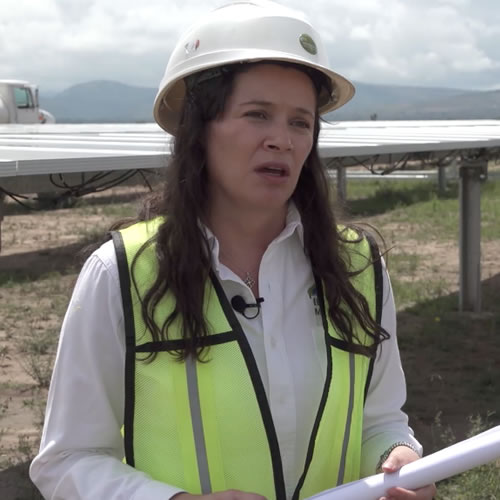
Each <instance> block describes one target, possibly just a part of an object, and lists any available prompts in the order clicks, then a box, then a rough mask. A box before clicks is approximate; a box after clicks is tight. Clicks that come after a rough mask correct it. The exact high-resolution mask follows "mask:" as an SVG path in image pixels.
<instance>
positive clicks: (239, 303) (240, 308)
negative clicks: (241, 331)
mask: <svg viewBox="0 0 500 500" xmlns="http://www.w3.org/2000/svg"><path fill="white" fill-rule="evenodd" d="M262 302H264V298H263V297H257V298H256V299H255V303H254V304H247V303H246V302H245V299H244V298H243V297H242V296H241V295H235V296H234V297H233V298H232V299H231V306H232V307H233V309H234V310H235V311H236V312H239V313H240V314H242V315H243V316H245V318H247V319H254V318H256V317H257V316H258V315H259V312H260V305H261V304H262ZM247 309H249V311H247Z"/></svg>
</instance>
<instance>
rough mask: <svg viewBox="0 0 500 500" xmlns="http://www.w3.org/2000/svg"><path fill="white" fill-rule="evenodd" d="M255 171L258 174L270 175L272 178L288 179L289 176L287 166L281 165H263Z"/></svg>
mask: <svg viewBox="0 0 500 500" xmlns="http://www.w3.org/2000/svg"><path fill="white" fill-rule="evenodd" d="M255 170H256V172H258V173H260V174H265V175H270V176H272V177H288V176H289V175H290V169H289V167H288V165H286V164H282V163H265V164H263V165H261V166H259V167H257V168H256V169H255Z"/></svg>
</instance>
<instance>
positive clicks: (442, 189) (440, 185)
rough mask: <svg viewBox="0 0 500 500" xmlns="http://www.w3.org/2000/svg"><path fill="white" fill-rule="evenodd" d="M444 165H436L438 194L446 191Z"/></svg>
mask: <svg viewBox="0 0 500 500" xmlns="http://www.w3.org/2000/svg"><path fill="white" fill-rule="evenodd" d="M446 188H447V186H446V167H445V166H441V167H438V192H439V195H440V196H443V195H444V194H445V193H446Z"/></svg>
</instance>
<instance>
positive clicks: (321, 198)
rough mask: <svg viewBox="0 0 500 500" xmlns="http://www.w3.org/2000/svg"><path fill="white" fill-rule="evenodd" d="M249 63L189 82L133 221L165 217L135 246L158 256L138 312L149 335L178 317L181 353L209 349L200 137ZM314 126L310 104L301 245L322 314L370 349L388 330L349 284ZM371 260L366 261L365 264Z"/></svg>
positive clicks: (300, 202) (356, 347)
mask: <svg viewBox="0 0 500 500" xmlns="http://www.w3.org/2000/svg"><path fill="white" fill-rule="evenodd" d="M254 64H258V63H249V64H236V65H231V66H226V67H224V69H223V71H220V72H219V74H217V75H216V76H215V77H214V76H213V75H211V77H210V78H205V79H204V78H193V79H191V80H188V81H187V85H186V87H187V90H186V97H185V104H184V109H183V113H182V117H181V119H180V123H179V126H178V130H177V133H176V136H175V139H174V143H173V148H172V154H171V156H170V160H169V164H168V168H167V169H166V179H165V184H164V187H163V188H162V190H161V191H159V192H157V193H156V194H153V195H152V196H150V197H149V198H148V199H147V200H146V202H145V203H144V206H143V208H142V210H141V212H140V214H139V220H149V219H152V218H155V217H157V216H163V217H164V220H163V222H162V223H161V225H160V227H159V230H158V233H157V234H156V235H155V237H154V239H152V240H150V241H148V242H146V243H145V244H144V245H143V246H142V249H141V250H144V249H145V248H146V247H147V246H148V245H152V244H154V245H155V251H156V257H157V260H158V273H157V276H156V280H155V282H154V283H153V284H152V286H151V288H150V289H149V290H148V291H147V293H146V294H145V295H144V296H143V297H142V301H141V302H142V316H143V319H144V322H145V324H146V326H147V327H148V328H149V330H150V331H151V334H152V337H153V340H154V341H161V340H167V339H169V328H170V327H171V326H172V324H173V322H174V321H175V320H176V319H179V318H180V319H181V323H180V324H181V337H182V338H183V339H184V347H183V348H182V349H180V350H178V351H176V352H175V353H174V354H175V355H176V356H177V357H178V359H179V360H184V359H185V358H186V357H187V356H191V355H192V356H195V357H196V358H197V359H199V360H204V359H205V353H206V349H208V347H206V346H205V344H204V342H203V339H204V337H206V336H207V335H209V327H208V325H207V322H206V320H205V317H204V314H203V307H204V298H205V297H204V294H205V284H206V281H207V280H208V279H209V273H210V269H211V265H212V262H211V252H210V248H209V245H208V242H207V238H206V236H205V234H204V231H203V230H202V228H201V227H200V221H203V220H204V214H205V211H206V208H207V206H208V201H209V200H208V190H207V187H208V178H207V168H206V148H205V144H204V142H205V132H206V129H207V124H208V123H209V122H210V121H212V120H214V119H216V118H217V117H218V116H220V114H221V113H222V112H223V110H224V106H225V103H226V100H227V98H228V97H229V96H230V94H231V92H232V88H233V82H234V77H235V75H236V74H238V73H240V72H242V71H247V70H248V69H249V68H251V67H252V66H253V65H254ZM261 64H262V63H261ZM266 64H268V63H266ZM272 64H279V65H284V66H286V67H293V68H296V69H299V70H300V71H304V72H306V73H307V74H308V76H309V77H310V78H311V79H312V81H313V83H314V86H315V89H316V93H317V95H319V93H320V92H321V91H324V89H325V88H326V89H327V91H328V92H331V90H332V89H331V88H329V81H328V80H327V79H326V78H325V77H324V75H323V74H322V73H320V72H319V71H316V70H312V69H310V68H305V67H304V66H301V65H296V64H293V63H281V62H273V63H272ZM319 131H320V123H319V113H318V112H317V110H316V118H315V124H314V142H313V147H312V150H311V153H310V154H309V156H308V158H307V159H306V161H305V163H304V168H303V169H302V172H301V174H300V177H299V180H298V183H297V187H296V189H295V192H294V193H293V195H292V199H293V201H294V202H295V204H296V206H297V209H298V211H299V213H300V216H301V218H302V223H303V226H304V249H305V252H306V254H307V256H308V257H309V259H310V262H311V266H312V271H313V273H314V274H315V275H316V276H318V277H320V278H321V280H322V283H323V284H324V294H325V298H326V302H327V304H328V307H327V314H328V315H329V317H330V319H331V321H332V323H333V324H334V325H335V327H336V329H337V331H338V332H339V334H340V335H341V337H342V338H343V339H344V340H345V342H346V343H347V344H348V347H349V350H350V351H352V352H357V353H361V354H365V355H367V356H374V355H375V352H376V349H377V346H378V344H379V343H380V342H382V340H384V339H386V338H388V337H389V335H388V333H387V332H386V331H385V330H384V329H383V328H382V327H381V326H380V325H379V324H378V323H377V322H376V321H375V319H374V318H373V317H372V316H371V314H370V311H369V306H368V302H367V300H366V298H365V297H364V296H363V295H362V294H360V293H359V292H358V291H357V290H356V289H355V288H354V286H353V285H352V282H351V278H352V277H353V272H352V270H351V269H350V262H349V253H350V252H349V244H350V242H348V241H347V240H346V238H345V237H344V236H343V231H339V230H338V228H337V225H336V224H337V221H336V220H335V215H334V211H333V208H332V207H333V200H331V189H330V187H329V183H328V180H327V177H326V173H325V169H324V167H323V165H322V163H321V161H320V158H319V154H318V150H317V144H318V136H319ZM115 228H116V227H115ZM358 232H359V231H358ZM360 238H361V236H360ZM351 248H352V245H351ZM140 253H141V251H140V252H139V253H138V254H137V256H136V259H135V261H134V262H133V263H132V282H133V283H134V282H135V280H134V268H135V263H136V262H137V258H138V257H139V256H140ZM370 264H371V263H370V262H367V266H368V265H370ZM359 272H360V271H357V273H359ZM167 292H171V293H172V294H173V296H174V297H175V308H174V310H173V311H172V313H171V314H170V315H169V316H168V317H167V319H166V320H165V323H164V324H163V325H158V324H156V322H155V321H154V319H153V318H154V314H155V309H156V308H157V307H159V302H160V300H161V298H162V297H163V296H164V295H165V294H166V293H167ZM356 323H358V324H359V325H360V327H361V328H362V329H363V330H364V331H365V332H366V334H367V335H368V336H369V337H371V339H372V340H373V343H372V344H371V345H370V346H363V345H361V342H360V340H359V339H358V338H357V337H356V333H355V324H356ZM153 359H154V356H153Z"/></svg>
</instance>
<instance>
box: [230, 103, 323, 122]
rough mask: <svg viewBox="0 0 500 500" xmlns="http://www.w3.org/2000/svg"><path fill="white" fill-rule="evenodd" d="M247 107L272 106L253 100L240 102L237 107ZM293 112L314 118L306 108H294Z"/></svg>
mask: <svg viewBox="0 0 500 500" xmlns="http://www.w3.org/2000/svg"><path fill="white" fill-rule="evenodd" d="M249 105H254V106H255V105H257V106H264V107H266V108H270V107H272V106H273V103H272V102H269V101H259V100H257V99H254V100H251V101H246V102H242V103H241V104H239V106H249ZM295 110H296V111H298V112H299V113H302V114H304V115H309V116H310V117H311V118H314V114H313V113H311V112H310V111H309V110H308V109H306V108H301V107H300V106H299V107H296V108H295Z"/></svg>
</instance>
